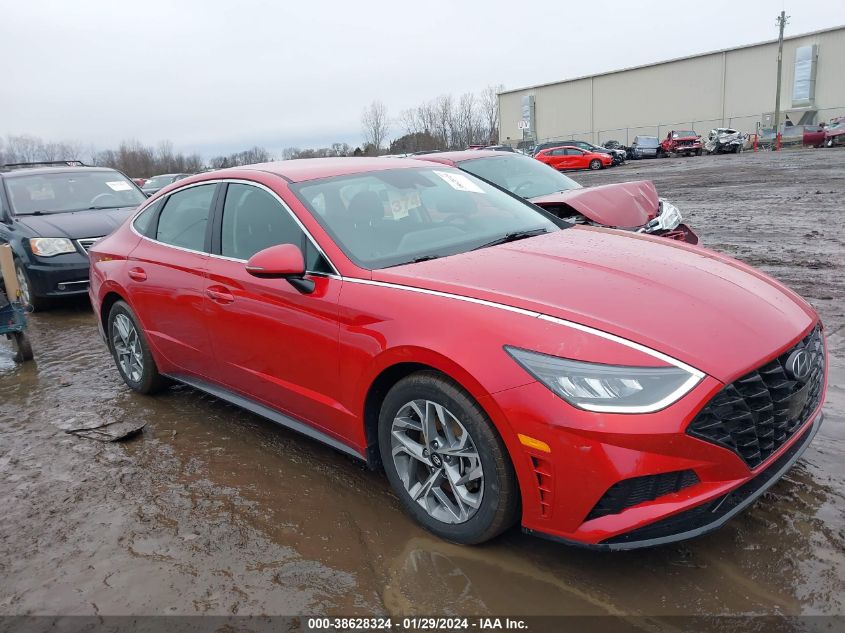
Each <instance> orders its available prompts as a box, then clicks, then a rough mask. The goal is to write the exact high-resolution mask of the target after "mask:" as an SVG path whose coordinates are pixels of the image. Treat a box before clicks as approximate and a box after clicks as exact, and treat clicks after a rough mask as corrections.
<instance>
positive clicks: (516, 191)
mask: <svg viewBox="0 0 845 633" xmlns="http://www.w3.org/2000/svg"><path fill="white" fill-rule="evenodd" d="M533 185H534V181H533V180H527V181H525V182H521V183H519V184H518V185H517V186H516V187H515V188H514V190H513V193H514V195H516V196H518V195H520V193H519V192H520V191H522V190H523V189H527V188H529V187H532V186H533Z"/></svg>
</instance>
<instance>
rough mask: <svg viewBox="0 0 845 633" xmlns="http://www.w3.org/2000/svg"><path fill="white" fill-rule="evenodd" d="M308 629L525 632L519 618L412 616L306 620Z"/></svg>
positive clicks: (524, 623)
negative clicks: (399, 618)
mask: <svg viewBox="0 0 845 633" xmlns="http://www.w3.org/2000/svg"><path fill="white" fill-rule="evenodd" d="M307 627H308V628H307V630H308V631H310V632H313V633H317V632H320V631H350V630H363V631H366V630H370V631H372V630H400V631H401V630H405V631H468V630H476V631H499V630H502V631H503V630H511V631H520V630H523V631H524V630H527V629H528V625H527V623H526V622H525V620H522V619H519V618H438V617H428V618H427V617H411V618H402V619H401V620H394V619H393V618H388V617H371V618H367V617H358V618H308V620H307Z"/></svg>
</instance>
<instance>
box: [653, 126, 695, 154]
mask: <svg viewBox="0 0 845 633" xmlns="http://www.w3.org/2000/svg"><path fill="white" fill-rule="evenodd" d="M701 148H702V146H701V135H700V134H696V133H695V131H694V130H670V131H669V133H668V134H667V135H666V138H665V139H663V141H662V142H661V143H660V149H661V150H662V155H663V156H668V155H670V154H678V155H679V156H701V151H702V149H701Z"/></svg>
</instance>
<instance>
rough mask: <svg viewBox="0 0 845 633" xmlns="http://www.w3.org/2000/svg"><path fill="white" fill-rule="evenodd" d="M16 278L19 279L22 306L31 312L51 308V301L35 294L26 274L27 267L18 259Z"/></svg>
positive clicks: (16, 260) (16, 261) (16, 262)
mask: <svg viewBox="0 0 845 633" xmlns="http://www.w3.org/2000/svg"><path fill="white" fill-rule="evenodd" d="M15 277H17V280H18V286H20V289H21V304H23V306H24V307H25V308H28V309H29V311H30V312H40V311H41V310H46V309H47V308H49V307H50V301H49V299H45V298H44V297H38V296H36V295H35V294H34V291H33V290H32V281H30V279H29V273H28V272H26V267H25V266H24V265H23V264H22V263H21V261H20V260H19V259H17V258H15Z"/></svg>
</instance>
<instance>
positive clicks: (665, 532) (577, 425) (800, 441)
mask: <svg viewBox="0 0 845 633" xmlns="http://www.w3.org/2000/svg"><path fill="white" fill-rule="evenodd" d="M802 344H803V343H802ZM797 345H798V343H796V346H797ZM772 362H774V361H772ZM826 373H827V370H826V367H825V369H824V370H823V373H822V374H821V378H820V380H821V382H820V388H819V392H818V393H817V397H818V400H815V399H813V403H814V404H813V408H812V410H809V409H808V410H806V412H805V413H803V414H802V420H803V421H802V422H801V424H800V426H798V427H797V428H796V429H795V431H794V432H791V434H790V435H788V436H787V439H785V440H784V441H783V443H782V444H778V445H777V446H776V447H775V448H774V449H772V452H771V453H770V454H768V457H767V458H766V459H765V460H764V461H763V462H762V463H760V464H759V465H753V463H747V462H746V461H744V459H745V458H744V457H741V456H740V454H739V452H738V451H734V450H731V449H730V448H728V447H726V446H725V445H724V444H720V443H717V442H714V441H712V440H707V439H702V438H701V437H699V436H696V435H694V434H693V433H691V432H690V428H691V423H693V421H696V422H697V423H698V422H700V421H701V419H702V418H700V417H699V414H702V412H703V411H706V410H708V409H707V408H706V407H708V405H709V404H711V403H712V402H714V401H716V402H719V403H721V399H719V400H716V399H715V396H716V395H717V394H719V395H720V396H722V395H723V393H724V392H725V391H726V390H727V387H726V385H724V384H723V383H721V382H719V381H718V380H716V379H715V378H712V377H710V376H705V378H704V379H703V380H702V381H701V382H700V383H699V384H698V385H697V386H696V387H695V388H694V389H693V390H692V391H691V392H690V393H689V394H687V395H686V396H685V397H684V398H682V399H681V400H679V401H678V402H676V403H674V404H673V405H671V406H669V407H667V408H666V409H663V410H661V411H657V412H654V413H650V414H644V415H626V414H611V413H590V412H587V411H582V410H579V409H576V408H574V407H572V406H570V405H568V404H567V403H566V402H564V401H563V400H562V399H561V398H559V397H558V396H556V395H555V394H553V393H552V392H551V391H550V390H549V389H547V388H546V387H545V386H544V385H542V384H540V383H530V384H527V385H523V386H521V387H516V388H513V389H509V390H506V391H502V392H499V393H496V394H495V395H494V399H495V402H496V405H498V412H500V413H501V414H502V416H503V417H504V418H505V419H507V422H508V424H509V425H510V427H511V428H513V429H514V431H515V432H517V433H519V434H522V435H524V436H528V437H529V438H532V439H536V440H539V444H532V445H530V446H529V445H525V444H524V443H517V444H516V445H515V446H514V445H513V444H510V447H511V450H510V452H511V456H512V459H513V463H514V467H515V470H516V472H517V475H518V477H519V482H520V490H521V492H522V501H523V505H522V507H523V516H522V525H523V528H524V529H525V531H526V532H529V533H532V534H538V535H540V536H544V537H547V538H552V539H556V540H559V541H562V542H567V543H572V544H577V545H579V546H583V547H590V548H594V549H635V548H640V547H650V546H653V545H659V544H662V543H669V542H672V541H678V540H682V539H687V538H691V537H693V536H698V535H700V534H704V533H706V532H708V531H710V530H714V529H716V528H718V527H719V526H721V525H723V524H724V523H725V522H726V521H728V520H729V519H730V518H731V517H732V516H734V515H735V514H737V513H738V512H740V511H741V510H742V509H743V508H745V507H746V506H748V505H749V504H751V503H752V502H753V501H754V499H756V498H757V497H759V496H760V495H761V494H762V493H763V492H764V491H765V490H766V489H767V488H768V487H769V486H771V485H772V484H773V483H774V482H775V481H777V479H779V478H780V477H781V476H782V475H783V473H784V472H786V470H787V469H788V468H789V467H790V466H791V465H792V464H793V463H794V462H795V460H797V459H798V457H799V456H800V454H801V453H802V452H803V451H804V449H805V448H806V446H807V445H808V444H809V442H810V440H811V439H812V436H813V435H814V434H815V432H816V430H817V429H818V426H819V425H820V424H821V419H822V417H821V415H822V414H821V407H822V403H823V402H824V395H825V393H824V392H825V383H826V380H825V375H826ZM733 384H736V383H732V385H733ZM743 388H744V387H743ZM754 397H757V396H756V394H755V395H754ZM760 402H761V401H760ZM757 404H759V402H758V401H756V400H755V401H754V402H753V403H752V405H753V406H757ZM737 428H739V427H737ZM763 431H765V429H764V430H763ZM536 446H540V447H541V448H542V447H545V448H542V450H541V449H538V448H536Z"/></svg>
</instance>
